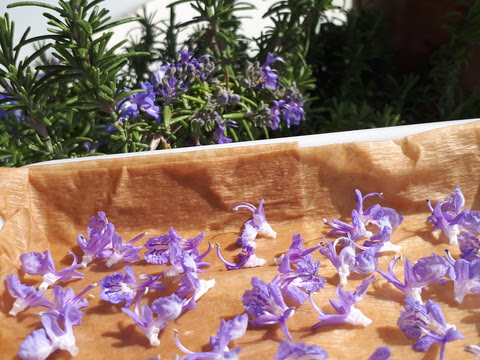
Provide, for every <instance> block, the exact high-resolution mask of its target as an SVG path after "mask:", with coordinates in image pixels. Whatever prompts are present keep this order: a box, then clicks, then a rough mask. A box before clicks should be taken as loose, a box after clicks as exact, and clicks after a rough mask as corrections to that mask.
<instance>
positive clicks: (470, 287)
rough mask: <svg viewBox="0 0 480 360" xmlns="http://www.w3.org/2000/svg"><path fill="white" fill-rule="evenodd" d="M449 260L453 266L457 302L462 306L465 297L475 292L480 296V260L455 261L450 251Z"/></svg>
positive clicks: (447, 252) (452, 275) (452, 274)
mask: <svg viewBox="0 0 480 360" xmlns="http://www.w3.org/2000/svg"><path fill="white" fill-rule="evenodd" d="M445 252H446V254H447V260H448V262H449V263H450V264H452V265H453V269H454V271H452V272H450V277H451V278H452V280H453V290H454V292H455V298H454V299H455V301H456V302H457V303H458V304H461V303H462V301H463V298H464V297H465V295H467V294H468V293H469V292H473V293H475V294H477V295H480V259H475V260H472V261H467V260H465V259H457V260H455V259H453V258H452V256H451V255H450V252H449V251H448V250H446V251H445Z"/></svg>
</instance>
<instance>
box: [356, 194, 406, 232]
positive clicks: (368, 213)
mask: <svg viewBox="0 0 480 360" xmlns="http://www.w3.org/2000/svg"><path fill="white" fill-rule="evenodd" d="M371 196H378V197H379V198H381V199H383V196H382V194H381V193H369V194H367V195H365V196H362V193H361V192H360V190H358V189H355V197H356V201H357V212H358V214H360V219H361V221H362V222H363V223H364V224H365V225H368V224H375V225H376V226H377V227H378V228H379V229H382V228H383V227H384V226H389V227H390V228H391V229H392V230H393V229H395V228H396V227H397V226H398V225H400V224H401V223H402V222H403V216H402V215H399V214H398V213H397V212H396V211H395V210H394V209H392V208H388V207H383V206H380V205H379V204H375V205H372V206H370V207H369V208H368V209H366V210H363V203H364V201H365V199H367V198H369V197H371Z"/></svg>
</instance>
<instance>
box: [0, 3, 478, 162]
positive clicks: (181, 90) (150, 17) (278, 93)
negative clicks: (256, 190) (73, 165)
mask: <svg viewBox="0 0 480 360" xmlns="http://www.w3.org/2000/svg"><path fill="white" fill-rule="evenodd" d="M102 1H103V0H59V1H58V6H52V5H48V4H44V3H39V2H33V1H24V2H16V3H13V4H11V5H9V6H8V7H9V8H11V7H18V6H40V7H43V8H46V9H49V10H51V12H52V13H53V14H49V13H46V14H44V16H46V17H47V19H48V22H49V26H50V28H49V33H48V34H44V35H40V36H35V37H29V33H28V30H27V31H26V32H25V34H23V36H22V38H21V40H20V41H19V43H18V44H16V43H14V41H13V35H14V24H13V22H12V21H11V20H10V18H9V15H8V13H7V14H5V15H4V16H3V17H0V120H1V121H0V164H1V165H3V166H21V165H26V164H30V163H34V162H38V161H44V160H50V159H61V158H67V157H79V156H90V155H95V154H107V153H119V152H133V151H146V150H154V149H163V148H172V147H181V146H191V145H206V144H214V143H226V142H232V141H244V140H256V139H266V138H271V137H281V136H290V135H300V134H309V133H318V132H326V131H338V130H349V129H358V128H365V127H378V126H394V125H398V124H403V123H415V122H425V121H439V120H448V119H452V118H462V117H473V116H478V112H479V110H480V109H479V105H478V104H480V102H479V101H478V96H479V95H478V93H477V92H473V93H472V94H470V95H469V96H468V97H466V96H465V95H463V94H462V93H461V91H459V86H458V79H459V73H460V70H461V68H462V66H463V65H464V64H465V62H466V61H467V59H468V56H469V54H471V53H472V52H473V49H474V48H475V46H477V44H478V40H479V35H478V34H479V33H478V31H475V26H476V25H475V24H478V22H479V21H480V11H479V8H480V0H475V1H473V4H471V6H469V7H468V8H466V10H465V11H464V12H462V13H458V14H456V15H455V16H452V22H451V23H450V24H449V27H448V32H449V36H450V39H449V41H448V42H447V43H446V44H444V45H443V46H442V47H441V48H440V49H438V51H436V52H435V53H434V54H433V56H432V58H431V61H430V63H429V65H428V67H427V69H425V70H424V71H423V72H419V73H399V71H398V69H396V67H395V62H394V61H393V58H394V56H395V54H394V53H393V51H392V49H389V48H388V47H387V46H386V42H385V35H386V34H387V23H386V20H385V18H384V17H383V16H381V14H376V13H371V12H368V11H365V10H364V9H363V8H362V7H361V6H360V2H357V5H358V6H355V7H354V8H353V9H350V10H346V9H344V8H343V7H338V6H334V5H333V4H332V0H280V1H276V2H274V3H273V4H272V6H271V7H270V8H269V10H268V11H267V12H266V13H265V14H264V17H267V18H269V19H270V20H271V22H272V25H271V26H269V27H267V28H266V29H264V31H263V32H262V33H261V34H260V35H259V36H258V37H256V38H248V37H246V36H245V35H243V34H242V33H241V21H242V18H243V17H245V16H248V14H249V12H250V11H253V10H254V9H255V7H254V6H253V4H251V3H249V2H245V1H237V0H178V1H174V2H173V3H171V4H170V5H169V13H168V14H159V15H160V16H165V15H167V16H168V18H167V19H165V20H162V21H157V20H156V18H157V16H156V14H148V13H147V11H146V10H144V11H143V14H141V15H140V16H137V17H135V18H129V19H125V20H122V21H115V22H110V18H109V16H108V10H106V9H103V8H102V7H101V6H100V5H101V3H102ZM458 1H459V2H462V1H464V0H458ZM185 4H190V6H191V7H192V9H193V10H194V11H195V12H196V16H194V17H193V18H192V19H191V20H190V21H187V22H184V23H178V22H177V20H176V16H175V14H176V9H177V7H178V6H180V5H182V6H183V5H185ZM331 10H335V11H337V13H340V14H342V15H344V17H345V18H346V20H341V19H333V18H332V15H330V14H331V13H330V12H329V11H331ZM131 21H137V24H138V26H139V28H140V36H139V37H132V39H131V40H130V41H128V40H125V41H122V42H120V43H118V44H110V40H111V37H112V32H111V29H112V28H113V27H114V26H117V25H119V24H122V23H125V22H131ZM472 29H473V30H472ZM182 31H185V32H188V33H189V34H190V35H189V38H188V39H187V40H186V41H184V42H180V41H179V36H178V35H179V33H180V32H182ZM30 43H36V44H37V50H36V51H35V52H34V53H33V54H31V55H29V56H27V57H26V58H25V59H20V58H19V57H20V55H19V54H20V50H21V49H22V47H24V46H25V45H27V44H30ZM457 55H458V56H457Z"/></svg>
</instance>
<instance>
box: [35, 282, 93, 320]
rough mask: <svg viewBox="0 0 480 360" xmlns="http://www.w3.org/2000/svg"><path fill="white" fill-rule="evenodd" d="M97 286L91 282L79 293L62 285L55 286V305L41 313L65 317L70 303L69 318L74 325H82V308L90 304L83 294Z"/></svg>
mask: <svg viewBox="0 0 480 360" xmlns="http://www.w3.org/2000/svg"><path fill="white" fill-rule="evenodd" d="M95 286H97V284H95V283H94V284H91V285H89V286H87V287H86V288H85V289H84V290H83V291H81V292H79V293H78V294H75V292H74V291H73V289H72V288H68V289H66V290H65V289H63V288H62V287H61V286H60V285H57V286H55V287H54V288H53V300H54V301H55V306H53V305H52V306H47V307H48V308H49V309H50V310H49V311H44V312H42V313H41V314H42V315H45V314H50V315H53V316H57V317H58V318H60V319H63V318H64V317H65V314H66V309H67V305H68V310H69V311H68V318H69V319H68V320H69V321H70V322H71V323H72V325H80V324H81V323H82V316H83V313H82V311H81V309H83V308H86V307H87V306H88V300H87V299H85V298H82V296H83V295H84V294H85V293H87V292H88V291H89V290H90V289H92V288H94V287H95Z"/></svg>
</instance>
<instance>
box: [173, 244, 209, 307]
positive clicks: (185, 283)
mask: <svg viewBox="0 0 480 360" xmlns="http://www.w3.org/2000/svg"><path fill="white" fill-rule="evenodd" d="M181 263H182V268H183V272H184V273H185V275H183V276H182V277H181V279H180V286H179V287H178V289H177V291H176V292H175V294H177V295H178V296H179V297H180V298H181V299H187V297H188V296H189V295H191V297H190V298H189V299H188V300H187V301H186V302H185V304H184V305H183V309H188V310H193V309H195V307H196V306H197V300H198V299H199V298H200V297H202V296H203V295H204V294H205V293H206V292H207V291H208V290H210V289H211V288H212V287H214V286H215V279H211V280H203V279H199V278H198V272H200V271H201V270H200V269H198V267H197V263H196V262H195V260H194V259H193V258H192V257H191V256H190V255H189V254H187V253H184V254H183V255H181Z"/></svg>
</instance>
